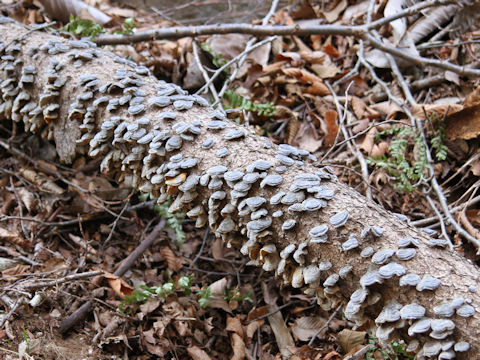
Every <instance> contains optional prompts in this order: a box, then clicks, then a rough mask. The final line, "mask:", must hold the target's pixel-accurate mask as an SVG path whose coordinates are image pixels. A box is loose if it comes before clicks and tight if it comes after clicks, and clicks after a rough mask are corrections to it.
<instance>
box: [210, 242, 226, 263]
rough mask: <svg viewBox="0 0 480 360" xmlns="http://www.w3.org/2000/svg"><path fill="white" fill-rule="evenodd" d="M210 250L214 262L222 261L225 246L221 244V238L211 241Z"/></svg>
mask: <svg viewBox="0 0 480 360" xmlns="http://www.w3.org/2000/svg"><path fill="white" fill-rule="evenodd" d="M210 248H211V249H212V257H213V258H214V259H215V260H218V259H223V257H224V255H223V254H224V249H225V246H224V242H223V240H222V238H219V237H217V238H215V240H213V242H212V244H211V246H210Z"/></svg>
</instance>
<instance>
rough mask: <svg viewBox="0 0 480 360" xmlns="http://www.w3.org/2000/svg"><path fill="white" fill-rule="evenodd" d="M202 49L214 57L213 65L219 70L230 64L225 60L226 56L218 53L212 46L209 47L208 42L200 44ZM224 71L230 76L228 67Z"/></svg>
mask: <svg viewBox="0 0 480 360" xmlns="http://www.w3.org/2000/svg"><path fill="white" fill-rule="evenodd" d="M200 47H201V48H202V50H203V51H205V52H207V53H209V54H210V55H211V56H212V63H213V65H215V66H216V67H217V68H220V67H222V66H223V65H225V64H226V63H227V62H228V61H227V59H225V56H223V54H221V53H218V52H216V51H215V50H213V48H212V47H211V46H210V45H208V44H207V43H206V42H202V43H200ZM224 71H225V72H226V73H227V74H229V73H230V68H229V67H227V68H226V69H225V70H224Z"/></svg>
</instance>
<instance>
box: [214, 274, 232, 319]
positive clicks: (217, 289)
mask: <svg viewBox="0 0 480 360" xmlns="http://www.w3.org/2000/svg"><path fill="white" fill-rule="evenodd" d="M226 288H227V278H222V279H220V280H217V281H215V282H214V283H213V284H211V285H210V293H211V295H212V296H211V297H210V305H209V306H210V307H212V308H218V309H222V310H224V311H226V312H228V313H229V314H231V313H232V310H231V309H230V306H229V304H228V302H227V301H226V300H225V299H224V298H223V294H225V289H226Z"/></svg>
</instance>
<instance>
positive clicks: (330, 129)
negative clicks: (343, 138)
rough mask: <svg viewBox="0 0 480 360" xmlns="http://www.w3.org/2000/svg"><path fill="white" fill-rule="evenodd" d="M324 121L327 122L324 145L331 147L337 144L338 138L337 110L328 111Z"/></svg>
mask: <svg viewBox="0 0 480 360" xmlns="http://www.w3.org/2000/svg"><path fill="white" fill-rule="evenodd" d="M323 120H324V121H325V126H326V128H327V133H326V134H325V138H324V142H323V145H324V146H327V147H330V146H332V145H333V144H334V143H335V139H336V138H337V133H338V124H337V112H336V111H335V110H328V111H327V112H326V114H325V118H324V119H323Z"/></svg>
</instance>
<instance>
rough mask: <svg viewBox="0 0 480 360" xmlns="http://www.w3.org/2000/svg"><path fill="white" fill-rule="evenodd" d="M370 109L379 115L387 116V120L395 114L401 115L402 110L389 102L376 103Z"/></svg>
mask: <svg viewBox="0 0 480 360" xmlns="http://www.w3.org/2000/svg"><path fill="white" fill-rule="evenodd" d="M370 107H371V108H372V109H373V110H375V111H377V112H379V113H381V114H385V115H387V117H388V118H389V119H391V118H392V117H394V116H395V115H396V114H397V113H403V110H402V108H401V107H400V106H398V105H397V104H395V103H394V102H390V101H384V102H380V103H376V104H373V105H371V106H370Z"/></svg>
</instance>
